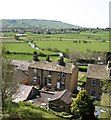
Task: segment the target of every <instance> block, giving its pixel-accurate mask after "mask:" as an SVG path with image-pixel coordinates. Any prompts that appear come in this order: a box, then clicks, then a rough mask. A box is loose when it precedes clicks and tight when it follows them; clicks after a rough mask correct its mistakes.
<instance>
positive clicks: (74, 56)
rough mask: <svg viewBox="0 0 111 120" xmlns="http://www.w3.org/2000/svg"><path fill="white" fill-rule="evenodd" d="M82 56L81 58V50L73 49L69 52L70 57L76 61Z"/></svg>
mask: <svg viewBox="0 0 111 120" xmlns="http://www.w3.org/2000/svg"><path fill="white" fill-rule="evenodd" d="M80 58H81V54H80V52H79V51H77V50H72V51H70V52H69V59H70V60H71V61H74V60H76V59H80Z"/></svg>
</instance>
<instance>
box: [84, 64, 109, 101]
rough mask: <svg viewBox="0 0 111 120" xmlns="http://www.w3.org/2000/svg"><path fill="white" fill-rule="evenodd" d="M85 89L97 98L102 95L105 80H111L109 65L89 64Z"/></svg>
mask: <svg viewBox="0 0 111 120" xmlns="http://www.w3.org/2000/svg"><path fill="white" fill-rule="evenodd" d="M86 77H87V78H86V84H85V89H86V90H87V92H88V94H89V95H91V96H93V97H94V98H96V99H100V97H101V95H102V87H103V82H104V81H106V80H109V78H110V70H109V68H108V67H107V65H97V64H90V65H88V70H87V76H86Z"/></svg>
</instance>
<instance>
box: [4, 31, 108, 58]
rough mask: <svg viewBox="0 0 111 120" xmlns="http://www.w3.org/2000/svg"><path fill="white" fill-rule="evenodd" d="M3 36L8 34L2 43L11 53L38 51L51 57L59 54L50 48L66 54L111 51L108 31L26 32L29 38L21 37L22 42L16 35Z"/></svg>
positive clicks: (13, 56) (17, 56) (9, 56)
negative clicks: (68, 51) (76, 32)
mask: <svg viewBox="0 0 111 120" xmlns="http://www.w3.org/2000/svg"><path fill="white" fill-rule="evenodd" d="M3 34H6V35H7V34H8V37H3V39H2V42H3V46H5V47H6V49H7V50H9V51H10V52H25V53H33V52H34V51H37V52H38V53H40V52H42V53H44V54H49V55H51V54H58V52H54V51H51V50H50V51H49V50H47V49H49V48H52V49H57V50H60V51H61V52H65V51H66V50H67V49H68V50H75V51H79V52H87V51H104V52H106V51H109V41H108V40H109V35H108V34H109V33H108V32H106V31H99V32H97V33H90V32H80V33H78V34H34V33H30V32H26V33H25V34H27V37H20V41H17V40H15V39H14V35H15V34H16V33H10V32H6V33H3ZM11 37H12V39H11ZM28 41H32V42H33V43H35V44H36V46H37V47H39V48H41V49H44V50H36V49H34V48H31V47H30V46H29V45H28V43H26V42H28ZM84 41H86V43H84ZM22 42H23V43H22ZM7 56H8V58H14V59H15V58H16V59H26V60H31V59H32V56H29V55H28V56H27V55H24V56H23V55H21V56H22V57H21V56H20V55H12V54H10V55H7ZM24 57H25V58H24ZM56 59H58V57H54V58H52V60H56Z"/></svg>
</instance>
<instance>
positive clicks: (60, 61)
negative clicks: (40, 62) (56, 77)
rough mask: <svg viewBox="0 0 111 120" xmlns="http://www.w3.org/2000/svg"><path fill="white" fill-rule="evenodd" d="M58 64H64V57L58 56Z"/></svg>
mask: <svg viewBox="0 0 111 120" xmlns="http://www.w3.org/2000/svg"><path fill="white" fill-rule="evenodd" d="M58 64H59V65H61V66H65V62H64V58H63V57H60V59H59V60H58Z"/></svg>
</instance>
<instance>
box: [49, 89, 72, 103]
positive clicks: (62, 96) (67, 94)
mask: <svg viewBox="0 0 111 120" xmlns="http://www.w3.org/2000/svg"><path fill="white" fill-rule="evenodd" d="M70 96H71V92H69V91H68V90H63V91H60V92H58V93H56V94H55V95H53V96H52V98H51V100H50V101H55V100H58V99H61V100H62V101H64V102H65V103H67V104H71V103H72V102H73V100H72V99H71V97H70Z"/></svg>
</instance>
